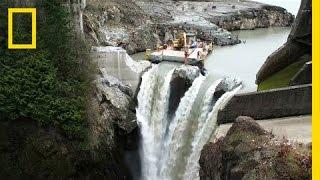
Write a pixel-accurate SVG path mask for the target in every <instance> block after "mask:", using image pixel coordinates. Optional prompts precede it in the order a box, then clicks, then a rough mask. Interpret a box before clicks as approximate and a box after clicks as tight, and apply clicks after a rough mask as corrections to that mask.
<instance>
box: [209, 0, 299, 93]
mask: <svg viewBox="0 0 320 180" xmlns="http://www.w3.org/2000/svg"><path fill="white" fill-rule="evenodd" d="M256 1H258V2H261V3H266V4H271V5H277V6H281V7H283V8H285V9H287V10H288V11H289V12H290V13H292V14H294V15H296V14H297V13H298V10H299V7H300V0H256ZM290 29H291V28H290V27H280V28H265V29H256V30H244V31H234V32H233V33H234V34H237V35H238V36H239V38H240V39H241V40H242V41H244V42H245V43H241V44H238V45H235V46H225V47H216V48H215V50H214V52H213V54H211V55H210V56H209V57H208V59H207V60H206V61H205V68H206V69H207V70H208V72H209V73H211V74H214V75H215V76H217V77H220V76H221V77H223V76H230V77H238V78H239V79H241V80H242V81H243V86H244V87H243V89H242V90H241V91H239V93H241V92H252V91H256V89H257V85H256V84H255V79H256V74H257V72H258V71H259V69H260V67H261V66H262V64H263V63H264V62H265V60H266V59H267V57H268V56H269V55H270V54H271V53H272V52H274V51H275V50H277V49H278V48H279V47H280V46H281V45H282V44H284V43H285V42H286V40H287V37H288V35H289V33H290Z"/></svg>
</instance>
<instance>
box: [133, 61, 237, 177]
mask: <svg viewBox="0 0 320 180" xmlns="http://www.w3.org/2000/svg"><path fill="white" fill-rule="evenodd" d="M181 67H182V68H184V67H186V66H184V65H183V66H181ZM181 67H180V68H181ZM175 70H176V67H175V66H169V67H163V66H162V65H161V64H160V65H153V66H152V68H151V69H150V70H148V71H147V72H146V73H144V75H143V76H142V82H141V85H140V91H139V93H138V96H137V99H138V106H137V108H136V114H137V121H138V124H139V127H140V132H141V137H142V139H141V147H140V157H141V171H142V172H141V179H144V180H176V179H184V180H194V179H199V175H198V173H199V164H198V161H199V157H200V153H201V149H202V148H203V146H204V145H205V144H206V143H207V142H208V141H209V140H210V138H211V136H212V134H213V133H214V131H215V128H216V121H217V114H218V111H219V109H221V108H222V107H223V106H224V105H225V104H226V103H227V102H228V101H229V100H230V98H231V97H232V96H233V95H234V94H235V93H236V92H237V91H239V90H240V88H241V86H240V85H238V84H236V83H235V82H234V81H226V80H225V79H218V80H214V81H210V78H209V77H207V76H202V75H201V74H200V75H198V76H197V77H196V78H195V79H194V80H193V82H192V85H191V86H190V87H189V88H188V89H187V90H186V92H185V93H184V95H183V97H182V98H181V100H180V102H179V105H178V107H177V109H176V111H175V112H174V114H173V115H171V116H169V114H168V113H169V107H170V106H169V104H170V95H171V93H172V92H171V83H172V78H173V74H174V72H175ZM209 83H210V84H209ZM223 83H225V84H227V85H228V90H227V92H225V93H224V94H223V95H222V96H221V97H218V98H217V99H216V97H215V92H216V91H217V90H218V88H219V87H220V88H221V84H223ZM220 90H221V89H220ZM203 92H204V94H203Z"/></svg>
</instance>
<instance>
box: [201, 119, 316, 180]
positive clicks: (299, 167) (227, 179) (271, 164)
mask: <svg viewBox="0 0 320 180" xmlns="http://www.w3.org/2000/svg"><path fill="white" fill-rule="evenodd" d="M199 163H200V166H201V170H200V178H201V179H204V180H208V179H211V180H220V179H223V180H235V179H237V180H238V179H239V180H240V179H243V180H256V179H259V180H263V179H265V180H267V179H295V180H301V179H311V148H310V147H308V146H306V145H303V144H299V143H297V144H291V143H289V142H288V141H286V140H277V139H275V138H274V136H273V135H272V134H271V133H269V132H267V131H265V130H264V129H262V128H261V127H260V126H259V125H258V124H257V123H256V122H255V121H254V120H253V119H252V118H249V117H239V118H237V120H236V121H235V123H234V124H233V126H232V127H231V128H230V130H229V131H228V133H227V135H226V136H225V137H223V138H221V139H217V140H215V142H210V143H208V144H207V145H205V146H204V148H203V150H202V152H201V157H200V161H199Z"/></svg>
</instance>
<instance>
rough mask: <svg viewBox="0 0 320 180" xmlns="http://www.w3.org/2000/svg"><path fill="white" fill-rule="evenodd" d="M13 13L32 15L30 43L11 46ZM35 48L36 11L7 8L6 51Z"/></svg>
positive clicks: (33, 9)
mask: <svg viewBox="0 0 320 180" xmlns="http://www.w3.org/2000/svg"><path fill="white" fill-rule="evenodd" d="M13 13H31V15H32V43H31V44H13ZM36 48H37V9H36V8H9V9H8V49H36Z"/></svg>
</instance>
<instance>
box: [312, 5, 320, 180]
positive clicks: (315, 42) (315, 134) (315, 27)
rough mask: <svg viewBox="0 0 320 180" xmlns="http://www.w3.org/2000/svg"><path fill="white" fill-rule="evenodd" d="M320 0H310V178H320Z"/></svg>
mask: <svg viewBox="0 0 320 180" xmlns="http://www.w3.org/2000/svg"><path fill="white" fill-rule="evenodd" d="M319 21H320V1H319V0H312V31H313V33H312V179H313V180H320V171H319V167H320V158H319V157H320V152H319V150H320V148H319V147H320V121H319V120H320V119H319V118H320V116H319V113H320V112H319V111H320V109H319V107H320V106H319V105H320V104H319V102H320V101H319V100H320V98H319V93H320V92H319V91H320V88H319V85H320V82H319V81H320V66H319V58H320V54H319V49H320V47H319V37H320V36H319V34H318V33H319V32H320V26H319Z"/></svg>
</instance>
